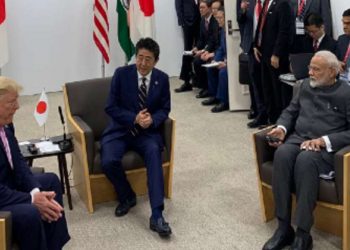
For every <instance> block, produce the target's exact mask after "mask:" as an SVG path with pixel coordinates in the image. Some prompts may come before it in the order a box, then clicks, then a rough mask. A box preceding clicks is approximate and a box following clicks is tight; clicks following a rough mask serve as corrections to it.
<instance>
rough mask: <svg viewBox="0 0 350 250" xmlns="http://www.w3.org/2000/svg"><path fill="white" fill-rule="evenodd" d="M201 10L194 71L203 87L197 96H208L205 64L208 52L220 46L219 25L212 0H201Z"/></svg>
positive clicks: (200, 86) (198, 83)
mask: <svg viewBox="0 0 350 250" xmlns="http://www.w3.org/2000/svg"><path fill="white" fill-rule="evenodd" d="M199 11H200V13H201V16H202V19H201V23H200V31H199V40H198V42H197V44H196V47H194V48H193V53H194V56H195V58H194V61H193V66H194V71H195V73H196V79H197V85H198V87H199V88H200V89H201V91H200V92H199V94H198V95H197V96H196V97H197V98H205V97H208V96H209V95H208V78H207V73H206V70H205V68H203V67H202V65H203V64H205V63H207V62H208V60H206V58H205V57H206V54H207V53H211V52H214V51H215V50H216V49H217V47H218V46H219V25H218V22H217V21H216V19H215V17H214V16H213V15H212V13H211V1H210V0H200V3H199Z"/></svg>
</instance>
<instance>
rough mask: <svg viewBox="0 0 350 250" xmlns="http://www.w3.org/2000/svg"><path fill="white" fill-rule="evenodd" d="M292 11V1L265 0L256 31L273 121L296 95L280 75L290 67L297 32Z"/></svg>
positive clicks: (262, 76)
mask: <svg viewBox="0 0 350 250" xmlns="http://www.w3.org/2000/svg"><path fill="white" fill-rule="evenodd" d="M291 13H292V11H291V8H290V5H289V3H288V1H286V0H271V1H270V0H265V1H264V5H263V7H262V12H261V14H260V17H259V21H258V25H257V29H256V33H255V41H254V55H255V59H256V60H257V61H258V62H260V65H261V67H260V72H261V83H262V86H263V92H264V102H265V107H266V109H267V115H268V119H269V122H270V123H275V122H276V120H277V118H278V116H279V115H280V114H281V112H282V110H283V109H284V108H285V107H287V106H288V104H289V102H290V100H291V97H292V87H291V86H289V85H287V84H285V83H282V82H281V81H280V80H279V78H278V77H279V75H280V74H284V73H287V72H288V71H289V60H288V55H289V54H288V53H289V48H290V46H291V43H290V42H291V40H292V34H293V33H292V29H293V20H292V16H291Z"/></svg>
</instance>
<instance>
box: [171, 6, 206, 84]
mask: <svg viewBox="0 0 350 250" xmlns="http://www.w3.org/2000/svg"><path fill="white" fill-rule="evenodd" d="M175 8H176V14H177V20H178V24H179V26H181V28H182V31H183V38H184V50H186V51H188V50H192V48H193V46H194V45H195V44H196V43H197V40H198V37H199V24H200V20H201V16H200V13H199V7H198V4H197V3H196V2H195V0H175ZM192 60H193V58H192V57H191V56H182V66H181V73H180V79H181V80H184V81H185V82H189V81H190V78H191V73H192Z"/></svg>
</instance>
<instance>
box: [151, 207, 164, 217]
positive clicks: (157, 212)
mask: <svg viewBox="0 0 350 250" xmlns="http://www.w3.org/2000/svg"><path fill="white" fill-rule="evenodd" d="M162 216H163V214H162V209H161V207H155V208H152V216H151V217H152V219H154V220H158V219H159V218H160V217H162Z"/></svg>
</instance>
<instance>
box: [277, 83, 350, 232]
mask: <svg viewBox="0 0 350 250" xmlns="http://www.w3.org/2000/svg"><path fill="white" fill-rule="evenodd" d="M349 95H350V86H348V84H346V83H345V82H343V81H339V80H338V81H337V82H336V83H335V84H334V85H332V86H329V87H323V88H312V87H311V86H310V83H309V79H307V80H305V81H304V82H303V83H302V85H301V86H300V90H299V92H298V93H297V94H296V96H295V97H294V98H293V100H292V102H291V104H290V105H289V106H288V108H286V109H285V110H284V111H283V113H282V114H281V116H280V118H279V119H278V121H277V124H278V125H283V126H284V127H285V128H286V129H287V139H286V141H285V143H283V144H282V145H280V146H279V147H278V148H277V151H276V153H275V157H274V162H273V184H272V186H273V193H274V199H275V204H276V216H277V218H278V219H280V220H282V221H284V222H286V223H290V216H291V191H292V187H293V185H295V191H296V197H297V208H296V211H295V218H296V225H297V227H298V228H301V229H303V230H304V231H306V232H309V231H310V229H311V227H312V225H313V215H312V213H313V209H314V207H315V204H316V200H317V195H318V184H319V180H318V178H319V175H320V174H328V173H329V172H330V171H331V170H333V169H334V167H333V158H334V152H336V151H338V150H339V149H341V148H343V147H344V146H346V145H349V143H350V112H349V110H350V102H349ZM326 135H327V136H328V137H329V140H330V143H331V146H332V150H333V151H332V152H327V151H326V149H322V150H321V151H320V152H314V151H305V150H300V144H301V143H302V142H303V141H305V140H310V139H316V138H320V137H322V136H326Z"/></svg>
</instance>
